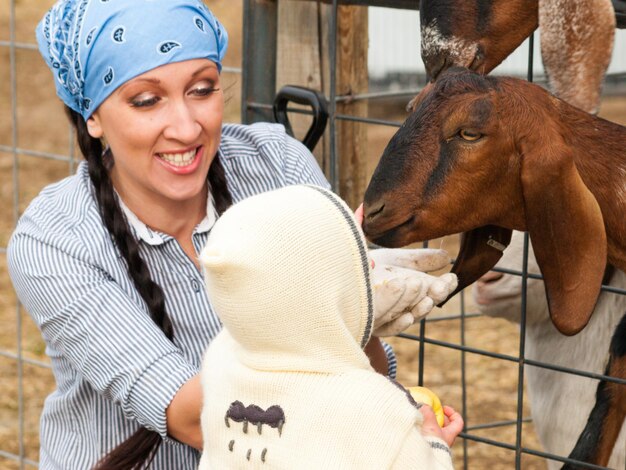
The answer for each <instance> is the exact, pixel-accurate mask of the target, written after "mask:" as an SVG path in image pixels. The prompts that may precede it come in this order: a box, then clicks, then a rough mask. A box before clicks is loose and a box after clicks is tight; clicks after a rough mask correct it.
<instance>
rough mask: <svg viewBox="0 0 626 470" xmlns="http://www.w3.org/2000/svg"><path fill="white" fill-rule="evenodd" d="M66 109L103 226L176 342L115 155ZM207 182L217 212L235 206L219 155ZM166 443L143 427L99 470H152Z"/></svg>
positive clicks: (152, 310)
mask: <svg viewBox="0 0 626 470" xmlns="http://www.w3.org/2000/svg"><path fill="white" fill-rule="evenodd" d="M66 110H67V113H68V115H69V117H70V120H71V121H72V123H73V124H74V126H75V128H76V134H77V139H78V145H79V147H80V150H81V152H82V154H83V155H84V157H85V159H86V160H87V165H88V169H89V177H90V179H91V182H92V184H93V186H94V188H95V190H96V200H97V202H98V207H99V211H100V216H101V217H102V221H103V222H104V225H105V226H106V228H107V230H108V231H109V233H110V234H111V238H112V239H113V241H114V243H115V245H116V246H117V248H118V250H119V251H120V253H121V254H122V256H123V258H124V260H125V261H126V264H127V267H128V273H129V275H130V277H131V278H132V280H133V284H134V285H135V288H136V289H137V291H138V292H139V294H140V295H141V298H142V299H143V300H144V302H145V303H146V305H147V307H148V310H149V312H150V317H151V318H152V320H153V321H154V323H156V324H157V326H158V327H159V328H160V329H161V330H162V331H163V333H164V334H165V335H166V336H167V338H168V339H170V340H172V339H173V338H174V329H173V326H172V322H171V320H170V318H169V316H168V314H167V311H166V309H165V296H164V294H163V289H161V286H159V285H158V284H157V283H156V282H154V281H153V280H152V278H151V276H150V272H149V270H148V266H147V265H146V263H145V261H144V260H143V258H142V257H141V254H140V253H139V244H138V243H137V240H135V237H134V236H133V235H132V233H131V232H130V229H129V227H128V222H127V220H126V217H125V215H124V212H123V211H122V209H121V207H120V204H119V201H118V199H117V196H116V194H115V192H114V191H113V184H112V182H111V178H110V175H109V170H110V168H111V167H112V166H113V155H112V154H111V152H110V150H109V151H107V152H106V153H103V148H102V144H101V142H100V140H99V139H96V138H94V137H91V135H89V132H88V130H87V124H86V122H85V120H84V119H83V117H82V116H81V115H80V114H78V113H77V112H75V111H73V110H72V109H70V108H66ZM208 180H209V183H210V185H211V191H212V193H213V197H214V199H215V206H216V209H217V212H218V214H220V215H221V214H222V213H223V212H224V211H225V210H226V209H227V208H228V207H229V206H230V205H231V204H232V197H231V195H230V192H229V190H228V185H227V183H226V175H225V172H224V168H223V166H222V164H221V162H220V160H219V158H218V157H217V156H216V158H215V159H214V160H213V163H212V164H211V167H210V169H209V175H208ZM161 443H162V439H161V436H160V435H159V434H158V433H157V432H155V431H150V430H148V429H146V428H143V427H142V428H140V429H138V430H137V431H136V432H135V433H134V434H133V435H132V436H130V437H129V438H128V439H126V440H125V441H124V442H122V443H121V444H120V445H119V446H117V447H115V449H113V450H112V451H111V452H109V453H108V454H107V455H106V456H105V457H104V458H103V459H102V460H100V462H98V464H97V465H96V466H95V467H94V470H122V469H124V470H127V469H128V470H135V469H141V468H147V467H148V466H149V465H150V463H151V462H152V460H153V459H154V456H155V454H156V452H157V450H158V448H159V446H160V445H161Z"/></svg>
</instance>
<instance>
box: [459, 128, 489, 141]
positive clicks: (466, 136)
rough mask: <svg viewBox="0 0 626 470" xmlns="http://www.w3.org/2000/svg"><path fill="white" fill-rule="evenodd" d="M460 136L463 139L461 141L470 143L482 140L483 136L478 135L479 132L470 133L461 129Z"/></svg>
mask: <svg viewBox="0 0 626 470" xmlns="http://www.w3.org/2000/svg"><path fill="white" fill-rule="evenodd" d="M459 136H460V137H461V139H463V140H467V141H469V142H473V141H475V140H478V139H480V138H481V137H482V136H483V135H482V134H480V133H478V132H474V131H468V130H466V129H461V130H460V131H459Z"/></svg>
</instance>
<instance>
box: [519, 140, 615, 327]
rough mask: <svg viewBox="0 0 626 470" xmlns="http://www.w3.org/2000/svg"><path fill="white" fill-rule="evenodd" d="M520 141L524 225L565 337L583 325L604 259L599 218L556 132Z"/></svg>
mask: <svg viewBox="0 0 626 470" xmlns="http://www.w3.org/2000/svg"><path fill="white" fill-rule="evenodd" d="M532 140H533V142H531V143H526V144H523V145H522V165H521V168H522V170H521V181H522V191H523V197H524V206H525V212H526V224H527V229H528V232H529V234H530V239H531V242H532V245H533V249H534V251H535V257H536V258H537V263H538V265H539V268H540V269H541V273H542V274H543V278H544V281H545V287H546V295H547V297H548V306H549V309H550V317H551V318H552V322H553V323H554V326H555V327H556V328H557V329H558V330H559V331H560V332H561V333H563V334H565V335H574V334H576V333H578V332H579V331H580V330H582V329H583V328H584V326H585V325H586V324H587V322H588V321H589V319H590V317H591V314H592V313H593V309H594V307H595V304H596V301H597V299H598V295H599V294H600V288H601V286H602V277H603V275H604V269H605V267H606V261H607V241H606V233H605V229H604V220H603V218H602V213H601V212H600V207H599V205H598V202H597V201H596V199H595V197H594V196H593V194H592V193H591V191H589V189H588V188H587V186H585V184H584V183H583V180H582V178H581V177H580V174H579V173H578V170H577V169H576V165H575V164H574V160H573V157H572V155H571V153H570V151H569V149H568V148H567V146H566V145H565V143H564V142H563V141H562V140H561V139H560V137H559V136H558V135H551V136H548V137H545V136H544V138H541V137H540V136H534V139H532Z"/></svg>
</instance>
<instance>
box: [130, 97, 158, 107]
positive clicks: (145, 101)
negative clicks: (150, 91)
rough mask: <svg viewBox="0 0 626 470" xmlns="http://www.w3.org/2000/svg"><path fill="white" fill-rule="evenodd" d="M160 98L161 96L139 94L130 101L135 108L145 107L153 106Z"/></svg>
mask: <svg viewBox="0 0 626 470" xmlns="http://www.w3.org/2000/svg"><path fill="white" fill-rule="evenodd" d="M160 99H161V98H159V97H158V96H147V97H142V96H139V97H137V98H133V99H132V100H131V101H130V104H131V106H133V107H134V108H145V107H147V106H152V105H155V104H157V103H158V102H159V100H160Z"/></svg>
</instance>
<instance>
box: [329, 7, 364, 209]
mask: <svg viewBox="0 0 626 470" xmlns="http://www.w3.org/2000/svg"><path fill="white" fill-rule="evenodd" d="M367 24H368V11H367V8H366V7H357V6H346V5H340V6H339V7H338V19H337V28H338V34H337V41H338V44H337V96H346V95H357V94H360V93H366V92H367V91H368V71H367V50H368V43H369V41H368V30H367ZM367 107H368V105H367V101H364V100H361V101H352V102H350V101H342V102H340V103H338V104H337V114H339V115H342V114H343V115H350V116H358V117H366V116H367V112H368V109H367ZM337 122H338V125H337V133H338V135H337V142H338V144H337V152H338V154H339V194H340V195H341V197H342V198H343V199H344V200H345V201H346V202H347V203H348V205H349V206H350V207H352V208H353V209H355V208H356V207H357V206H358V205H359V204H360V203H361V202H362V201H363V195H364V193H365V187H366V185H367V180H366V178H367V165H366V159H367V125H366V124H363V123H359V122H353V121H343V120H339V121H337Z"/></svg>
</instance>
